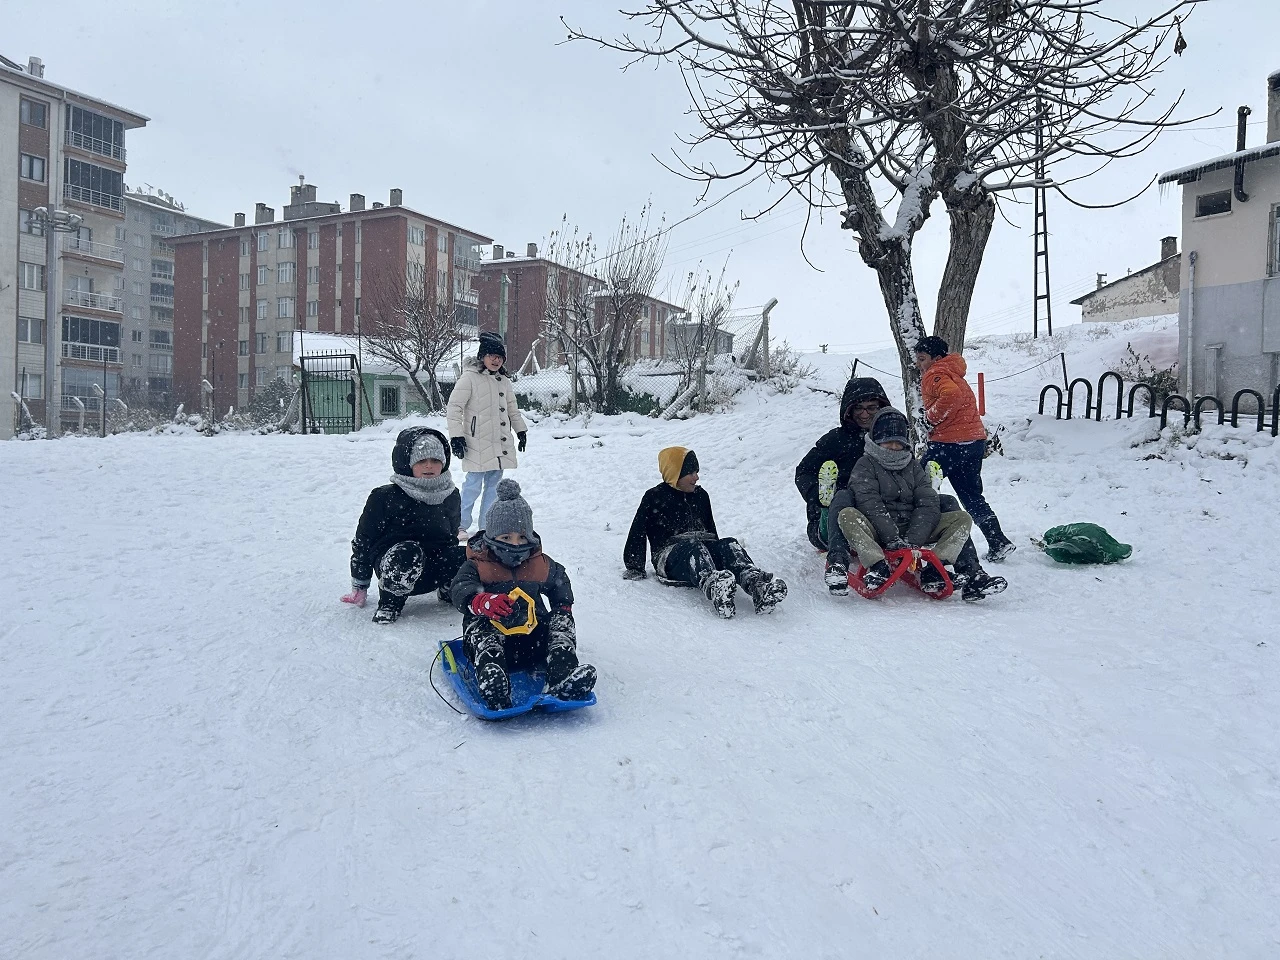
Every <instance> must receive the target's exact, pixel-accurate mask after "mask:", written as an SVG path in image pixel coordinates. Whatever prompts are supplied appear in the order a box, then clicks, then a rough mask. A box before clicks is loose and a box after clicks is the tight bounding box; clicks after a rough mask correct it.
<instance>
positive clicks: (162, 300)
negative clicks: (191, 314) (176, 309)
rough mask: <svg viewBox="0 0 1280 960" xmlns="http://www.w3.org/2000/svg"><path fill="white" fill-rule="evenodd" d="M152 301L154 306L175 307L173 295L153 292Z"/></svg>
mask: <svg viewBox="0 0 1280 960" xmlns="http://www.w3.org/2000/svg"><path fill="white" fill-rule="evenodd" d="M151 303H152V305H153V306H157V307H168V308H169V309H173V297H162V296H160V295H159V294H156V293H153V294H152V295H151Z"/></svg>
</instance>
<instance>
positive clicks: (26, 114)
mask: <svg viewBox="0 0 1280 960" xmlns="http://www.w3.org/2000/svg"><path fill="white" fill-rule="evenodd" d="M18 120H19V121H20V122H22V123H25V124H27V125H28V126H32V127H40V128H41V129H43V128H44V127H45V126H46V125H47V124H48V122H49V108H48V106H46V105H45V104H43V103H40V102H39V101H37V100H26V99H24V100H23V101H22V103H21V105H20V106H19V107H18Z"/></svg>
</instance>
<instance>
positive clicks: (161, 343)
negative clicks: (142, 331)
mask: <svg viewBox="0 0 1280 960" xmlns="http://www.w3.org/2000/svg"><path fill="white" fill-rule="evenodd" d="M151 348H152V349H153V350H172V349H173V334H172V333H170V332H169V331H168V330H152V331H151Z"/></svg>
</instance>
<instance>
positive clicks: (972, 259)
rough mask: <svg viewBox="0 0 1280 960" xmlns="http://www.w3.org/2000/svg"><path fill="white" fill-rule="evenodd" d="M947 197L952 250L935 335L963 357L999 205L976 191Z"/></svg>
mask: <svg viewBox="0 0 1280 960" xmlns="http://www.w3.org/2000/svg"><path fill="white" fill-rule="evenodd" d="M944 197H945V199H946V201H947V213H948V214H949V215H950V218H951V248H950V250H949V252H948V254H947V266H946V269H944V270H943V272H942V283H941V284H940V285H939V287H938V309H937V312H936V313H935V314H934V320H933V335H934V336H935V337H941V338H942V339H943V340H945V341H947V344H948V345H949V346H950V347H951V350H952V352H953V353H963V352H964V338H965V331H966V329H967V328H968V325H969V307H970V305H971V304H972V303H973V288H974V285H975V284H976V283H977V282H978V271H979V270H980V269H981V268H982V257H983V254H984V253H985V252H986V249H987V241H988V240H989V239H990V237H991V227H992V225H993V224H994V223H995V219H996V204H995V201H994V200H993V199H991V195H990V194H988V193H985V192H977V191H973V190H971V191H968V192H965V193H959V192H958V191H957V192H954V193H945V194H944Z"/></svg>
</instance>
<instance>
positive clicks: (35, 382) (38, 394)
mask: <svg viewBox="0 0 1280 960" xmlns="http://www.w3.org/2000/svg"><path fill="white" fill-rule="evenodd" d="M43 397H44V374H42V373H24V374H23V375H22V399H23V400H40V399H43Z"/></svg>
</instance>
